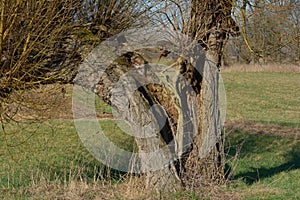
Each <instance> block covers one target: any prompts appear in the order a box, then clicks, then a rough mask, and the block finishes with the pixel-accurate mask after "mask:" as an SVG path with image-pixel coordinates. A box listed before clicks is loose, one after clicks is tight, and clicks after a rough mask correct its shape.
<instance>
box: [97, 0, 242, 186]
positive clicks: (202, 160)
mask: <svg viewBox="0 0 300 200" xmlns="http://www.w3.org/2000/svg"><path fill="white" fill-rule="evenodd" d="M191 7H192V9H191V17H190V22H189V24H188V25H189V26H188V27H184V30H183V33H184V34H186V35H188V36H189V37H191V38H192V39H193V40H196V41H197V43H199V44H201V46H202V47H204V48H205V50H206V58H204V57H203V52H202V51H201V48H199V47H195V48H194V49H192V52H193V55H194V56H193V60H189V58H188V57H184V56H179V57H178V59H177V60H176V62H175V63H174V65H172V67H173V68H174V70H173V71H175V72H176V73H173V74H171V75H170V74H163V76H161V77H159V75H158V74H157V73H151V70H150V74H147V73H148V72H149V71H147V70H146V69H151V68H152V69H153V68H155V67H154V66H151V64H149V63H148V62H147V60H145V59H144V58H143V56H142V55H141V54H139V53H137V52H136V51H132V52H127V53H125V54H123V55H122V56H120V57H118V58H117V59H116V60H115V62H113V63H112V64H111V65H110V66H109V67H108V68H107V69H105V72H104V74H102V75H101V79H100V81H99V82H98V83H97V84H96V85H95V86H94V87H93V88H94V91H95V93H96V94H98V95H99V96H100V97H101V98H102V99H104V100H105V101H106V102H108V103H110V104H111V105H113V107H114V108H115V109H116V110H117V112H118V114H119V116H120V117H122V119H123V120H125V121H127V122H128V123H129V124H130V126H131V130H132V132H133V133H134V134H135V135H134V136H135V141H136V143H137V146H138V148H139V154H138V155H137V156H136V157H135V158H132V163H131V164H132V165H131V166H130V167H129V168H131V170H132V171H133V172H141V173H145V174H146V177H147V178H146V183H145V185H146V187H147V188H151V189H155V190H158V191H176V190H179V189H180V188H182V187H187V188H190V189H193V188H195V187H198V186H201V185H202V184H203V183H206V182H211V181H222V180H223V178H224V150H223V143H222V138H221V129H222V127H221V125H222V119H221V116H220V114H221V113H220V112H221V111H220V108H219V103H220V102H219V101H220V99H219V67H220V63H221V54H222V49H223V45H224V42H225V40H226V39H227V36H228V34H229V33H230V32H231V31H232V30H235V31H236V30H237V27H236V26H235V24H234V21H233V20H232V19H231V16H230V12H231V7H232V2H231V1H230V0H228V1H213V0H206V1H200V0H193V1H192V4H191ZM141 67H142V68H143V69H144V72H143V73H141V72H140V71H139V68H141ZM154 71H155V70H154ZM130 72H133V75H132V76H130V75H128V73H130ZM124 74H127V75H126V76H124ZM169 76H172V78H170V77H169ZM145 80H146V81H145ZM169 88H171V90H170V89H169ZM112 101H113V102H112Z"/></svg>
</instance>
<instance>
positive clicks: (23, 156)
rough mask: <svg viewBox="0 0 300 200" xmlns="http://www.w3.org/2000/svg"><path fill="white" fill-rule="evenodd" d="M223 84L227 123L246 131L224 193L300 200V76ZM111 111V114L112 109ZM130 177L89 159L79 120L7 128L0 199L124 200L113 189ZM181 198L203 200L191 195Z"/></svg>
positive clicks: (233, 133) (0, 150)
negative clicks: (254, 126) (104, 198)
mask: <svg viewBox="0 0 300 200" xmlns="http://www.w3.org/2000/svg"><path fill="white" fill-rule="evenodd" d="M222 76H223V79H224V82H225V87H226V93H227V108H228V110H227V119H228V120H229V121H231V123H232V124H235V123H236V124H237V125H239V126H236V127H237V128H231V129H226V128H225V134H226V153H227V154H228V156H227V160H228V163H227V166H228V170H232V171H230V172H232V173H231V174H229V175H230V177H231V178H230V179H229V182H228V184H227V185H226V187H225V188H223V189H222V190H223V191H224V193H234V197H236V198H240V199H274V200H275V199H295V200H296V199H299V198H300V191H299V189H298V188H300V135H299V127H300V98H299V96H300V89H299V85H300V73H263V72H262V73H223V74H222ZM97 105H98V107H101V106H103V104H98V103H97ZM97 105H96V106H97ZM103 109H104V110H105V112H109V110H110V109H109V108H108V107H107V106H104V108H103ZM100 110H101V109H100ZM236 120H238V121H236ZM243 121H252V122H255V123H262V125H261V126H260V127H263V128H264V129H266V130H268V131H264V130H258V131H257V132H255V133H253V132H251V131H249V132H247V131H244V129H243V130H240V129H239V128H238V127H241V126H243ZM100 123H101V125H102V128H103V129H104V132H105V133H106V135H107V136H108V137H109V138H110V139H111V140H112V141H114V142H116V143H118V144H120V145H123V146H122V148H124V149H126V148H127V149H129V150H133V148H134V147H133V146H132V143H133V138H132V137H130V136H125V135H124V133H122V131H121V130H120V129H119V128H118V127H117V125H116V124H115V123H112V122H111V121H110V120H104V121H101V122H100ZM246 125H247V124H246V123H245V126H246ZM277 125H281V126H285V127H287V129H283V130H294V132H292V133H290V132H288V131H286V132H284V131H282V130H281V132H280V134H278V132H277V130H278V129H277V128H278V126H277ZM295 130H296V131H295ZM297 130H298V134H297V133H295V132H297ZM265 132H268V134H265ZM122 176H123V174H122V173H120V172H116V171H113V170H110V169H108V168H106V167H105V166H103V165H102V164H101V163H99V162H98V161H97V160H95V159H94V158H93V157H92V156H91V155H90V154H89V152H88V151H87V150H86V149H85V147H84V146H83V144H82V143H81V141H80V139H79V137H78V135H77V133H76V129H75V127H74V123H73V121H72V120H69V119H68V120H67V119H66V120H64V119H60V120H53V119H52V120H48V121H43V123H34V122H30V121H26V122H23V123H19V124H18V123H12V124H11V125H8V126H5V132H4V131H3V130H0V199H94V198H96V197H99V196H100V197H101V195H105V194H106V195H107V194H108V193H110V192H111V193H112V194H113V195H112V198H119V199H124V198H121V197H122V195H123V193H120V192H119V191H118V190H115V189H114V187H115V186H112V190H111V189H108V188H106V187H105V185H111V184H112V185H116V184H117V185H122V183H120V182H119V181H120V180H121V179H122ZM111 180H113V181H111ZM114 180H115V181H114ZM76 181H78V182H76ZM112 182H113V183H114V182H117V183H114V184H113V183H112ZM103 188H104V189H103ZM173 198H174V199H203V198H202V196H200V195H199V194H193V193H191V192H188V191H187V192H182V193H178V194H174V196H173ZM210 198H211V199H214V197H213V196H211V197H210ZM210 198H209V196H207V197H206V199H210ZM99 199H101V198H99Z"/></svg>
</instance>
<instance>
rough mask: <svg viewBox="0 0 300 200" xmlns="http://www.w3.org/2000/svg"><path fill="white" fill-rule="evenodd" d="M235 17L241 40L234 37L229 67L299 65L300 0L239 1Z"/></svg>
mask: <svg viewBox="0 0 300 200" xmlns="http://www.w3.org/2000/svg"><path fill="white" fill-rule="evenodd" d="M235 4H236V5H235V10H234V12H233V15H234V17H235V19H236V21H237V22H238V23H239V26H240V27H241V33H242V35H241V37H239V38H231V39H230V40H229V42H228V45H227V49H226V51H225V58H226V59H225V60H224V61H225V62H227V63H226V64H234V63H285V64H286V63H289V64H298V65H299V64H300V1H299V0H265V1H258V0H237V1H236V2H235Z"/></svg>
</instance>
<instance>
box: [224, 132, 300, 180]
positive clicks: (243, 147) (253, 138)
mask: <svg viewBox="0 0 300 200" xmlns="http://www.w3.org/2000/svg"><path fill="white" fill-rule="evenodd" d="M295 140H296V141H295ZM226 146H227V148H228V149H229V150H228V157H229V158H230V157H231V158H232V157H234V156H235V155H237V154H239V159H238V160H237V164H238V166H237V169H238V170H237V171H242V172H240V173H239V172H237V173H235V172H233V176H231V177H232V178H233V179H234V180H238V179H242V180H243V181H244V182H245V183H246V184H248V185H252V184H254V183H256V182H257V181H260V180H263V179H265V178H269V177H272V176H274V175H276V174H279V173H281V172H288V171H290V170H294V169H300V141H299V137H296V138H295V137H281V136H275V135H264V134H249V133H243V132H240V131H238V130H235V131H234V132H232V133H231V134H230V135H229V136H228V137H227V144H226ZM270 155H276V156H277V155H278V156H280V157H278V158H279V160H273V159H272V157H273V156H270ZM255 157H259V158H260V159H259V160H255V159H254V160H253V158H255ZM268 165H269V166H270V167H268ZM230 168H231V164H229V163H228V165H227V171H231V169H230ZM241 169H242V170H241ZM231 173H232V172H231Z"/></svg>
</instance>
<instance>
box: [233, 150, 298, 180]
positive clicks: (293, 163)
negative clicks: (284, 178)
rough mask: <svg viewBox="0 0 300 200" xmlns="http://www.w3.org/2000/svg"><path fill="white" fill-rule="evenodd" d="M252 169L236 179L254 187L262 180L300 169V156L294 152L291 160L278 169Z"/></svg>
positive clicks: (235, 177)
mask: <svg viewBox="0 0 300 200" xmlns="http://www.w3.org/2000/svg"><path fill="white" fill-rule="evenodd" d="M250 169H251V172H246V173H241V174H238V175H236V176H234V179H240V178H242V180H243V181H244V182H245V183H246V184H248V185H252V184H254V183H256V182H258V181H260V180H263V179H265V178H269V177H272V176H274V175H276V174H279V173H281V172H287V171H289V170H294V169H300V155H299V153H297V152H295V151H293V152H291V159H290V160H289V161H288V162H286V163H284V164H281V165H278V166H276V167H271V168H266V167H261V168H253V167H252V168H250Z"/></svg>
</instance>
